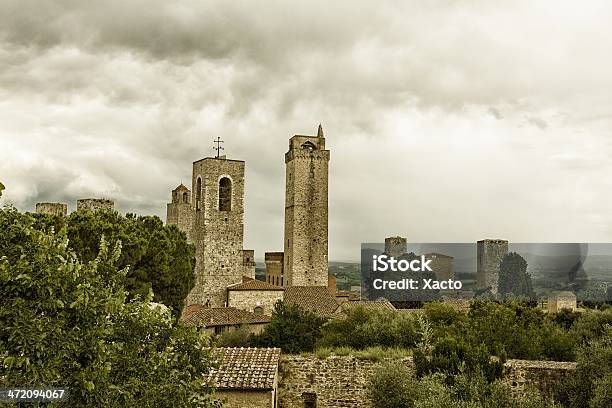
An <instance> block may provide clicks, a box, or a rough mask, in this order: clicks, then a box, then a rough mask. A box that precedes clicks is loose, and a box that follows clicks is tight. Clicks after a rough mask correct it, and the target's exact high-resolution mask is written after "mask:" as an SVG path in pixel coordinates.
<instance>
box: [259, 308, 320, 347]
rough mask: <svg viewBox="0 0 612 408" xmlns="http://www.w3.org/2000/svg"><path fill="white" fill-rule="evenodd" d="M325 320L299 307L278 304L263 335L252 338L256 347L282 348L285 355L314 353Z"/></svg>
mask: <svg viewBox="0 0 612 408" xmlns="http://www.w3.org/2000/svg"><path fill="white" fill-rule="evenodd" d="M324 322H325V319H323V318H321V317H318V316H317V315H315V314H314V313H312V312H309V311H306V310H303V309H302V308H300V307H299V306H297V305H285V304H284V303H283V302H282V301H280V300H279V301H278V302H276V305H275V306H274V311H273V312H272V320H271V322H270V324H268V325H267V326H266V328H265V329H264V331H263V333H261V334H260V335H258V336H253V337H252V338H251V344H252V345H253V346H256V347H280V348H281V349H282V350H283V352H284V353H301V352H306V351H313V350H314V346H315V342H316V341H317V339H318V338H319V336H320V335H321V326H322V325H323V323H324Z"/></svg>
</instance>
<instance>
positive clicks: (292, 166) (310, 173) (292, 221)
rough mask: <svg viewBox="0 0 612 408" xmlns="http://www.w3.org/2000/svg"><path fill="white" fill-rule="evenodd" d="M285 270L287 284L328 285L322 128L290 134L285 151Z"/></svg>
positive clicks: (325, 157) (325, 162)
mask: <svg viewBox="0 0 612 408" xmlns="http://www.w3.org/2000/svg"><path fill="white" fill-rule="evenodd" d="M285 164H286V182H285V239H284V248H285V251H284V273H285V276H286V278H287V281H288V282H287V284H288V285H289V286H292V285H296V286H327V284H328V282H327V274H328V268H327V267H328V259H327V255H328V165H329V150H326V149H325V137H324V135H323V129H322V128H321V126H320V125H319V129H318V132H317V135H316V136H301V135H296V136H293V137H292V138H291V139H290V140H289V151H288V152H287V153H286V154H285Z"/></svg>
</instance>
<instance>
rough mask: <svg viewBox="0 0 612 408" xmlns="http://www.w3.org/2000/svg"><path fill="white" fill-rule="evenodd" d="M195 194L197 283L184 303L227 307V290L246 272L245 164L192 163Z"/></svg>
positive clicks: (221, 159)
mask: <svg viewBox="0 0 612 408" xmlns="http://www.w3.org/2000/svg"><path fill="white" fill-rule="evenodd" d="M192 191H193V194H192V202H193V210H194V221H193V231H192V236H191V238H192V241H193V242H194V244H195V247H196V268H195V269H196V279H197V281H196V285H195V287H194V288H193V289H192V291H191V292H190V293H189V295H188V296H187V302H186V304H187V305H190V304H193V303H199V304H203V305H205V306H209V307H224V306H225V304H226V287H227V286H229V285H232V284H234V283H238V282H242V274H243V271H244V263H243V251H242V250H243V240H244V224H243V220H244V206H243V199H244V161H242V160H228V159H226V158H225V156H221V157H216V158H211V157H208V158H205V159H202V160H198V161H196V162H194V163H193V180H192Z"/></svg>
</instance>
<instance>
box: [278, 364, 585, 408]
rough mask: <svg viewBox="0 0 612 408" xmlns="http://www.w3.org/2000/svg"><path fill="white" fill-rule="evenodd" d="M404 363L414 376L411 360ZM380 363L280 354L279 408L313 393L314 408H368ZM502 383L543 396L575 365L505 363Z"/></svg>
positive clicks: (298, 407) (297, 406) (294, 405)
mask: <svg viewBox="0 0 612 408" xmlns="http://www.w3.org/2000/svg"><path fill="white" fill-rule="evenodd" d="M403 362H404V364H406V366H407V367H408V368H409V370H410V371H411V372H413V373H414V365H413V362H412V359H411V358H405V359H404V360H403ZM379 365H380V363H379V362H373V361H369V360H359V359H357V358H355V357H352V356H343V357H338V356H331V357H328V358H326V359H319V358H317V357H316V356H297V355H283V356H282V357H281V363H280V376H281V378H280V383H279V401H280V407H281V408H302V407H303V406H304V403H303V396H302V394H303V393H316V395H317V408H326V407H334V408H335V407H341V408H346V407H352V408H354V407H363V408H365V407H368V402H367V399H366V392H365V390H366V386H367V382H368V378H369V377H370V376H371V375H372V374H373V373H374V372H375V370H376V369H377V368H378V367H379ZM506 367H507V373H506V375H505V377H504V381H505V382H507V383H508V384H509V385H511V386H512V387H514V388H516V389H517V390H519V389H520V388H521V387H523V386H525V385H531V386H535V387H536V388H538V389H539V390H540V391H541V392H543V393H545V394H546V395H552V394H551V393H552V392H553V391H554V389H555V388H556V387H557V386H558V384H559V383H560V381H561V380H562V379H563V378H564V377H565V376H566V375H567V374H568V373H570V372H572V370H574V369H575V367H576V364H575V363H568V362H554V361H525V360H508V362H507V363H506Z"/></svg>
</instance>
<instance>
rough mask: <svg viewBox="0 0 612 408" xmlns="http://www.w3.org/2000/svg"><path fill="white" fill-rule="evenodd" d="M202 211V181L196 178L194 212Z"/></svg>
mask: <svg viewBox="0 0 612 408" xmlns="http://www.w3.org/2000/svg"><path fill="white" fill-rule="evenodd" d="M201 209H202V179H201V178H200V177H198V181H197V182H196V210H201Z"/></svg>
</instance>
